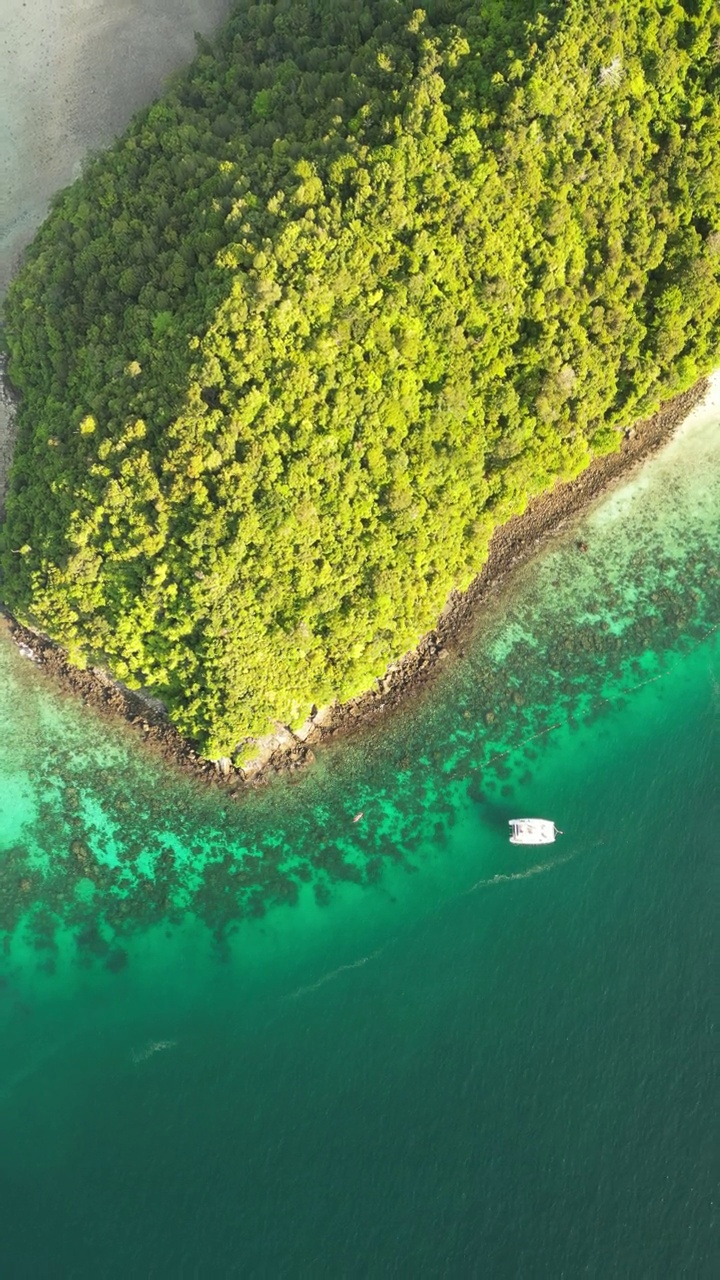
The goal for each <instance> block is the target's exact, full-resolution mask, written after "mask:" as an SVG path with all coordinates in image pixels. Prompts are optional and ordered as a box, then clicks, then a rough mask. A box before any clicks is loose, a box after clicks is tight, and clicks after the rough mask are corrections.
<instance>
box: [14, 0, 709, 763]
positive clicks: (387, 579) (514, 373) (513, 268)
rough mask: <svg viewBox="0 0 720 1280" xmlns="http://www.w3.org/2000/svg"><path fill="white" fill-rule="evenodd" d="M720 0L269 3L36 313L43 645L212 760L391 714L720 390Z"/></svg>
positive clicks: (67, 225) (62, 229)
mask: <svg viewBox="0 0 720 1280" xmlns="http://www.w3.org/2000/svg"><path fill="white" fill-rule="evenodd" d="M719 72H720V18H719V17H718V9H717V7H716V5H715V3H714V0H683V2H682V3H681V2H680V0H609V2H608V3H606V4H597V3H596V2H595V0H592V2H591V0H563V2H562V3H560V0H473V2H472V3H471V2H470V0H427V3H426V4H425V8H424V9H415V8H413V6H412V5H411V4H409V3H405V0H278V2H277V3H263V4H256V5H252V4H247V3H241V4H240V5H239V7H238V8H237V9H236V11H235V13H234V15H233V16H232V17H231V19H230V21H229V22H228V23H227V25H226V26H225V27H224V28H223V29H222V31H221V32H220V33H219V34H218V36H217V38H216V39H215V40H214V42H213V43H212V45H211V44H208V43H207V42H205V41H199V53H198V56H197V58H196V60H195V61H194V63H193V64H192V66H191V67H190V68H188V70H187V71H186V72H184V73H183V74H182V75H180V76H178V77H176V78H175V79H174V80H173V81H172V82H171V83H170V84H169V86H168V88H167V91H166V92H165V94H164V95H163V97H162V98H161V99H160V100H159V101H157V102H156V103H155V104H154V105H153V106H151V107H150V109H149V110H147V111H144V112H142V113H141V114H139V115H138V116H137V117H136V118H135V119H134V120H133V122H132V124H131V125H130V127H129V129H128V130H127V132H126V134H125V135H124V136H123V137H122V138H120V139H119V140H118V141H117V142H116V143H115V144H114V145H113V146H112V147H111V148H110V149H109V150H108V151H107V152H105V153H104V154H102V155H99V156H96V157H94V158H93V159H92V160H91V161H90V162H89V163H88V165H87V167H86V169H85V172H84V173H83V176H82V177H81V178H80V179H79V180H78V181H77V182H75V183H74V184H73V186H71V187H70V188H69V189H67V190H66V191H64V192H62V193H61V194H60V195H59V196H58V197H57V198H56V199H55V200H54V202H53V207H52V210H51V212H50V215H49V217H48V218H47V220H46V222H45V224H44V225H43V227H42V228H41V229H40V231H39V233H38V235H37V237H36V239H35V241H34V243H33V245H32V246H31V248H30V249H29V251H28V253H27V255H26V258H25V261H24V263H23V265H22V268H21V270H20V272H19V274H18V276H17V278H16V280H15V282H14V284H13V286H12V287H11V290H10V293H9V296H8V299H7V303H6V309H5V330H6V344H7V347H8V350H9V354H10V375H11V378H12V380H13V382H14V384H15V385H16V386H17V388H18V389H19V390H20V392H21V397H22V398H21V404H20V408H19V415H18V416H19V431H18V440H17V446H16V452H15V458H14V463H13V468H12V473H11V480H10V489H9V494H8V498H7V503H6V512H5V519H4V523H3V525H2V528H1V529H0V572H1V574H2V579H1V586H2V594H3V597H4V599H5V600H6V602H7V603H8V605H9V607H10V608H12V609H13V611H14V612H15V613H16V614H17V615H18V616H19V617H20V618H22V619H24V620H27V621H30V622H31V623H33V624H34V625H36V626H39V627H41V628H42V629H43V630H45V631H46V632H47V633H48V634H49V635H51V636H52V637H53V638H55V639H57V640H58V641H60V642H61V643H63V644H65V645H66V646H68V648H69V651H70V654H71V656H72V657H73V659H74V660H75V661H77V662H83V661H86V660H88V659H92V660H93V661H98V660H100V661H104V662H106V663H107V664H108V665H109V667H110V669H111V670H112V671H113V672H114V673H115V675H117V676H118V677H120V678H122V679H124V680H126V681H127V682H128V683H129V684H131V685H135V686H137V685H143V686H146V687H149V688H150V689H151V690H152V691H153V692H154V693H156V694H158V695H159V696H160V697H162V698H163V699H164V701H165V702H166V704H167V706H168V708H169V710H170V714H171V717H172V718H173V720H174V722H175V723H176V724H177V726H178V728H179V729H180V730H181V731H182V732H184V733H185V734H186V735H187V736H189V737H190V738H192V739H193V740H194V741H196V742H197V743H198V745H199V746H200V748H201V749H202V750H203V751H204V752H205V753H207V754H209V755H211V756H218V755H229V754H232V753H233V752H234V751H235V750H236V748H237V747H238V744H240V743H241V742H242V741H243V740H244V739H246V738H248V737H250V736H252V735H258V734H261V733H263V732H267V730H268V728H269V727H271V724H272V722H273V721H281V722H282V723H285V724H289V725H291V726H297V725H298V724H299V723H301V722H302V721H303V720H304V719H305V718H306V716H307V714H308V712H309V710H310V709H311V707H312V705H313V704H315V705H320V704H322V703H325V702H327V701H329V700H331V699H332V698H333V697H338V698H341V699H342V698H346V697H348V696H350V695H352V694H355V693H357V692H358V691H359V690H361V689H362V688H364V687H367V686H368V685H369V684H370V683H371V681H372V679H373V677H375V676H377V675H379V674H381V673H382V671H383V670H384V668H385V666H386V664H387V663H388V662H389V661H390V660H391V659H393V658H395V657H397V656H399V655H400V654H401V653H403V652H404V651H406V650H407V649H409V648H411V647H412V646H413V645H414V644H415V643H416V642H417V640H418V639H419V638H420V636H421V635H422V634H423V633H424V632H425V631H427V630H428V629H429V628H430V627H431V626H432V625H433V623H434V622H435V620H436V619H437V616H438V614H439V613H440V611H441V609H442V607H443V604H444V602H445V600H446V598H447V596H448V593H449V592H450V590H451V589H452V588H453V587H456V588H463V587H465V586H467V584H468V583H469V581H470V580H471V578H472V577H473V576H474V575H475V574H476V573H477V572H478V571H479V570H480V568H481V567H482V564H483V562H484V559H485V557H486V555H487V549H488V544H489V540H490V537H491V534H492V531H493V529H494V528H495V527H496V526H497V525H498V524H499V523H501V522H503V521H505V520H507V519H508V518H509V517H510V516H511V515H513V514H516V513H518V512H520V511H522V510H523V509H524V507H525V506H526V504H527V502H528V500H529V499H530V498H531V497H532V496H533V495H536V494H538V493H539V492H541V491H543V490H545V489H546V488H548V487H549V486H551V485H552V484H553V483H554V482H555V480H556V479H558V478H563V479H567V478H570V477H572V476H574V475H576V474H578V473H579V472H580V471H581V470H582V469H583V468H584V467H585V466H587V465H588V463H589V461H590V460H591V459H592V457H593V456H594V455H596V454H598V453H603V452H606V451H609V450H612V449H614V448H616V447H618V444H619V432H620V430H621V429H622V428H623V427H625V426H627V425H628V424H629V423H630V422H631V421H632V420H633V419H635V418H637V417H638V416H640V415H642V414H643V413H645V412H648V411H650V410H652V409H654V408H655V407H656V406H657V405H658V404H659V403H660V401H661V400H662V399H664V398H667V397H669V396H671V395H672V394H674V393H676V392H678V391H680V390H683V389H685V388H686V387H687V386H689V385H690V384H691V383H692V382H694V381H695V380H696V379H697V377H698V376H699V375H700V374H701V373H704V372H706V371H707V370H708V369H709V368H710V367H711V366H712V365H713V363H716V362H717V356H718V350H719V348H720V280H719V277H720V217H719V196H718V193H719V192H720V107H719V105H718V95H717V85H718V77H719Z"/></svg>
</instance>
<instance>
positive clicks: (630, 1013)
mask: <svg viewBox="0 0 720 1280" xmlns="http://www.w3.org/2000/svg"><path fill="white" fill-rule="evenodd" d="M719 463H720V440H719V438H718V430H717V422H716V421H715V422H712V421H707V420H706V421H705V423H704V424H703V423H702V422H701V423H700V424H699V425H697V426H696V427H694V428H692V429H689V430H688V431H687V432H686V433H685V434H684V435H683V436H682V437H681V438H680V439H679V440H678V441H677V442H676V443H675V444H673V446H671V448H670V449H669V450H668V451H667V452H666V453H665V454H664V455H662V456H661V457H660V458H659V459H656V460H655V461H653V462H652V463H651V464H649V465H648V466H647V467H646V468H645V469H644V471H643V472H642V475H641V477H640V478H639V479H638V480H636V481H635V482H633V483H632V484H629V485H627V486H626V487H625V488H624V489H623V490H621V491H619V492H618V493H617V494H616V495H615V496H613V497H612V498H611V499H609V500H607V501H605V502H604V503H603V504H602V505H601V506H600V507H598V508H597V509H596V510H595V511H594V512H593V513H592V514H591V515H590V516H589V517H588V518H586V520H585V521H584V522H583V524H582V525H581V526H579V527H578V528H577V529H573V530H570V531H568V532H567V533H566V534H564V535H563V536H562V537H560V538H558V539H557V541H556V543H555V544H554V545H553V546H552V547H551V548H550V549H549V550H548V551H546V552H545V553H544V554H543V556H542V557H541V559H540V560H539V561H538V562H536V563H535V564H533V565H531V566H528V567H527V568H526V569H524V570H523V571H522V572H521V573H520V574H518V575H517V577H516V580H515V581H514V583H513V584H512V585H511V588H509V589H507V590H505V591H504V592H502V593H499V594H498V597H497V600H496V601H495V603H494V604H493V606H492V607H491V608H490V609H489V610H488V613H487V616H486V617H485V619H484V621H483V626H482V629H481V630H479V631H478V634H477V635H476V636H475V637H474V638H473V639H472V641H471V642H470V643H469V644H468V646H467V652H466V655H465V657H464V658H463V659H462V660H461V661H459V662H458V663H457V664H455V665H454V666H453V667H452V669H451V670H450V671H448V672H447V673H445V674H444V675H443V678H442V679H441V680H440V681H439V682H438V684H437V685H436V687H435V688H434V689H433V690H432V692H431V694H430V696H429V697H427V698H425V699H424V700H423V701H422V702H420V703H419V704H418V705H417V706H416V707H414V708H412V709H411V710H409V711H408V713H407V714H405V715H403V716H402V718H397V719H395V720H393V721H392V723H388V725H387V726H385V727H384V728H382V729H381V730H379V731H377V732H375V733H374V734H373V735H372V736H368V737H366V738H364V739H363V740H362V741H359V742H357V743H355V744H350V745H346V746H344V747H343V748H341V749H339V750H337V749H336V750H333V751H328V752H325V753H323V754H321V755H320V758H319V760H318V762H317V766H316V768H314V769H313V770H312V771H311V772H309V773H308V774H306V775H303V776H302V777H301V778H300V779H299V780H298V782H296V783H294V784H293V785H287V784H282V785H278V786H275V787H273V788H271V789H270V790H268V791H266V792H263V793H259V794H257V795H253V796H250V797H249V798H248V799H247V800H246V801H244V802H242V803H241V804H239V805H233V804H228V802H227V801H226V800H225V799H224V797H223V794H222V792H221V791H218V792H217V793H204V792H201V791H198V790H197V789H196V788H194V787H193V786H192V785H190V784H189V783H188V782H187V781H185V780H184V779H176V778H174V777H170V776H168V775H167V774H163V773H162V771H161V770H160V767H159V765H158V764H157V762H155V761H154V760H153V759H152V758H151V757H149V756H148V755H146V754H145V753H144V752H142V751H141V750H140V746H139V744H138V743H137V741H136V740H135V738H134V737H133V736H132V735H131V734H130V733H129V732H127V731H125V730H124V729H122V728H117V727H116V728H112V729H111V728H109V727H108V726H107V725H104V724H103V723H102V722H101V721H100V720H98V719H97V718H96V717H95V716H94V715H93V714H92V713H90V712H88V711H87V710H86V709H84V708H82V707H79V706H77V705H76V704H75V703H74V702H72V701H70V700H67V699H65V698H63V697H62V696H60V695H58V694H57V692H56V691H54V690H53V689H52V688H51V687H50V686H49V685H48V684H47V683H46V681H45V679H44V677H43V676H42V674H41V673H40V672H38V671H37V670H36V669H35V668H34V667H33V665H32V664H31V663H29V662H27V660H25V659H23V658H22V657H21V656H20V655H18V654H17V653H16V652H15V650H14V649H13V648H12V647H11V646H10V645H9V643H7V642H6V641H5V640H4V638H3V637H0V640H2V643H0V725H1V726H2V729H3V732H2V734H1V735H0V786H1V790H0V797H1V799H0V928H1V929H2V930H3V938H4V945H3V947H2V978H1V979H0V1034H1V1035H2V1055H1V1058H0V1127H1V1140H0V1180H1V1183H0V1190H1V1192H2V1195H1V1198H0V1204H2V1225H3V1230H2V1232H1V1233H0V1270H1V1272H2V1274H3V1275H10V1276H13V1277H16V1276H17V1277H25V1276H27V1277H35V1276H38V1277H40V1276H47V1277H53V1276H58V1277H65V1276H78V1277H85V1276H87V1277H91V1276H92V1277H97V1276H103V1277H104V1276H107V1277H115V1276H117V1277H126V1276H128V1275H137V1276H148V1277H149V1276H153V1277H165V1276H168V1277H170V1276H182V1277H185V1276H187V1277H195V1276H200V1277H204V1276H225V1275H227V1276H234V1275H237V1276H258V1277H265V1276H268V1277H277V1276H328V1277H330V1276H332V1277H335V1276H363V1277H365V1276H382V1275H389V1276H395V1275H397V1276H433V1277H434V1276H451V1277H452V1276H466V1275H468V1276H471V1275H487V1276H499V1277H504V1276H523V1277H524V1276H528V1277H534V1276H548V1277H559V1276H568V1277H574V1276H580V1275H583V1276H597V1277H608V1276H623V1277H624V1276H633V1277H635V1276H648V1277H659V1276H683V1275H687V1276H693V1277H702V1276H706V1275H707V1276H710V1275H711V1273H713V1274H714V1268H712V1272H711V1267H712V1259H713V1253H712V1249H711V1239H710V1227H711V1210H712V1200H713V1192H714V1166H713V1157H712V1150H711V1135H712V1124H711V1117H712V1110H711V1106H712V1099H711V1087H712V1084H713V1076H712V1060H711V1055H710V1043H709V1033H710V1030H711V1027H712V1020H713V1013H714V1009H713V1005H712V999H711V974H710V957H711V941H710V939H711V933H710V930H711V923H712V921H711V914H712V911H713V892H714V888H715V883H716V882H715V880H714V878H713V877H714V866H713V864H714V855H715V854H716V852H717V843H718V842H717V836H716V835H714V834H713V833H714V832H715V833H716V832H717V830H718V828H719V823H720V812H719V810H720V804H719V802H718V794H719V793H718V786H717V774H716V768H717V765H716V762H717V754H718V735H719V731H720V652H719V649H718V634H719V632H718V624H720V574H719V573H718V566H719V565H720V520H719V519H718V516H720V465H718V464H719ZM579 540H582V541H583V542H584V543H586V544H587V548H588V549H587V552H581V551H580V550H579V549H578V546H577V543H578V541H579ZM359 810H363V811H364V815H365V816H364V818H363V819H362V820H361V821H360V822H358V823H353V821H352V819H353V816H354V815H355V814H356V813H357V812H358V811H359ZM525 813H538V814H541V815H543V816H548V817H553V818H555V820H556V822H557V823H558V825H559V826H561V827H562V828H563V830H564V831H565V832H566V834H565V835H564V836H563V837H562V839H561V840H559V841H558V843H557V844H556V845H555V846H553V847H551V848H550V849H549V850H547V851H545V850H542V849H539V850H538V849H516V848H513V847H512V846H510V845H509V843H508V841H507V825H506V824H507V818H508V817H511V816H515V814H525Z"/></svg>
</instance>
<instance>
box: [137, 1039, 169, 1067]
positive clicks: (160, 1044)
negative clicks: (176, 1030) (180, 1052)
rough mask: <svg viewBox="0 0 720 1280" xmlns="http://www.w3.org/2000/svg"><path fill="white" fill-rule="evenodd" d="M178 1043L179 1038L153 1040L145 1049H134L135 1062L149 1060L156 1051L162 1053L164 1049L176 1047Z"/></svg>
mask: <svg viewBox="0 0 720 1280" xmlns="http://www.w3.org/2000/svg"><path fill="white" fill-rule="evenodd" d="M176 1044H177V1040H151V1041H150V1042H149V1044H146V1045H145V1048H144V1049H133V1051H132V1054H131V1057H132V1060H133V1062H135V1063H138V1062H147V1059H148V1058H152V1056H153V1054H154V1053H161V1052H162V1050H163V1049H174V1048H175V1045H176Z"/></svg>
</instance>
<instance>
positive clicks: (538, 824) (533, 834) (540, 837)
mask: <svg viewBox="0 0 720 1280" xmlns="http://www.w3.org/2000/svg"><path fill="white" fill-rule="evenodd" d="M510 830H511V835H510V843H511V844H552V843H553V842H554V840H555V837H556V836H561V835H562V831H560V830H559V829H558V828H557V827H556V826H555V823H554V822H550V821H549V820H548V819H547V818H511V819H510Z"/></svg>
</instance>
